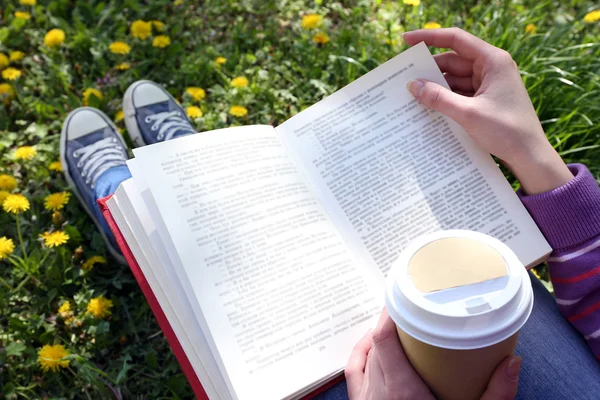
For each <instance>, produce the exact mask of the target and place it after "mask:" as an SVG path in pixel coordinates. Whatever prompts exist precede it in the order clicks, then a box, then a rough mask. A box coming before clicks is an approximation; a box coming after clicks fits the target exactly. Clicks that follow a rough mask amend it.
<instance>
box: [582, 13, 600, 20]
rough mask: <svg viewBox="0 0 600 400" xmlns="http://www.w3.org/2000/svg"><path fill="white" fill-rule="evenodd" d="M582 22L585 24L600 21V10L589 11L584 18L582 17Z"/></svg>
mask: <svg viewBox="0 0 600 400" xmlns="http://www.w3.org/2000/svg"><path fill="white" fill-rule="evenodd" d="M583 20H584V21H585V22H597V21H600V10H594V11H590V12H589V13H587V14H585V17H583Z"/></svg>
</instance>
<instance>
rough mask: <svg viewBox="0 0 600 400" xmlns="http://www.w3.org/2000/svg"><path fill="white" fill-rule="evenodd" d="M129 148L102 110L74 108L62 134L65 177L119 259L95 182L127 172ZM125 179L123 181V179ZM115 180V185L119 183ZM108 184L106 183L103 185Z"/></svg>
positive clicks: (101, 194) (62, 157) (103, 194)
mask: <svg viewBox="0 0 600 400" xmlns="http://www.w3.org/2000/svg"><path fill="white" fill-rule="evenodd" d="M127 158H128V156H127V147H126V145H125V142H124V140H123V138H122V137H121V135H120V134H119V132H117V130H116V127H115V126H114V124H113V123H112V121H111V120H110V119H109V118H108V117H107V116H106V115H105V114H104V113H102V112H101V111H99V110H96V109H93V108H88V107H82V108H78V109H76V110H74V111H72V112H71V113H70V114H69V116H68V117H67V119H66V120H65V122H64V125H63V130H62V134H61V162H62V166H63V171H64V173H65V177H66V179H67V181H68V182H69V184H70V186H71V187H72V189H73V192H74V193H75V194H76V196H77V197H78V198H79V199H80V201H81V203H82V205H83V206H84V208H85V209H86V211H87V212H88V214H89V215H90V216H91V217H92V219H93V220H94V222H95V223H96V225H98V226H99V227H100V228H101V230H102V234H103V236H104V237H105V238H106V239H107V244H108V245H109V250H110V251H111V253H113V255H115V257H117V258H119V256H120V252H119V251H118V247H117V245H116V243H115V240H114V238H113V236H112V233H111V232H110V229H109V228H108V225H107V224H106V221H105V220H104V218H103V217H102V215H101V212H100V209H99V207H98V205H97V204H96V200H97V199H98V198H100V197H104V196H105V195H108V194H111V193H112V192H111V193H106V194H105V193H99V191H98V188H97V187H96V185H97V184H98V183H99V179H101V177H103V176H106V175H108V174H109V173H111V172H115V171H119V170H124V171H127V172H126V175H124V176H125V177H128V176H130V175H129V172H128V169H127V165H126V160H127ZM121 181H122V180H121ZM121 181H119V182H115V188H116V186H118V184H120V182H121ZM104 186H105V185H104Z"/></svg>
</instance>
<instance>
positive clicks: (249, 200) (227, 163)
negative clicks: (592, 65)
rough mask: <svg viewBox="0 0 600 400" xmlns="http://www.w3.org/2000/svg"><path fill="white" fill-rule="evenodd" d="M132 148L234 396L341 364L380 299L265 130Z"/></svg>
mask: <svg viewBox="0 0 600 400" xmlns="http://www.w3.org/2000/svg"><path fill="white" fill-rule="evenodd" d="M134 154H135V157H136V163H137V164H138V166H139V167H140V170H142V171H143V174H144V176H145V177H146V182H147V184H148V187H149V189H150V191H151V194H152V197H153V199H154V201H155V202H156V205H157V208H158V210H159V212H160V214H161V217H162V219H163V221H164V223H165V225H166V229H167V231H168V234H169V236H170V237H171V238H172V242H173V244H174V246H175V249H176V251H177V254H178V256H179V257H180V259H181V264H182V267H183V269H184V270H185V275H186V277H187V279H188V282H189V285H190V286H191V287H192V288H193V296H194V299H193V300H195V301H197V304H198V305H199V307H198V308H197V309H199V310H200V312H201V314H202V315H201V316H200V317H204V318H205V319H206V323H207V326H208V328H209V330H210V333H211V335H212V340H213V341H214V343H215V347H216V349H215V353H216V354H218V356H219V357H220V359H221V360H222V362H223V366H224V368H223V371H222V372H223V373H224V374H226V375H227V376H228V378H229V380H230V382H231V384H232V386H233V388H234V395H235V397H237V398H240V399H256V398H261V399H276V398H283V397H286V396H289V395H291V394H292V393H296V392H299V391H301V390H302V389H303V388H305V387H306V386H309V385H311V384H312V383H314V382H316V381H319V380H321V379H322V378H323V377H325V376H330V375H333V374H334V373H335V372H337V371H339V370H340V369H341V368H343V366H344V365H345V363H346V361H347V357H348V355H349V352H350V350H351V349H352V347H353V346H354V344H355V343H356V341H357V340H358V339H359V338H360V337H362V335H364V333H365V332H366V330H367V329H368V328H370V327H372V326H373V325H374V323H375V320H376V318H377V317H378V315H379V313H380V311H381V307H382V305H383V303H382V301H381V298H382V296H381V294H380V293H379V288H378V287H377V286H376V281H375V280H374V278H373V275H372V274H369V273H368V272H367V271H366V270H365V269H364V267H362V266H361V265H360V264H358V263H357V262H356V257H355V255H354V254H353V253H352V252H351V251H350V249H349V248H348V246H347V245H346V243H345V242H344V240H343V239H342V238H341V236H340V235H339V234H338V232H337V229H336V228H335V226H334V225H333V224H332V222H331V220H330V219H329V217H328V215H327V213H326V212H325V210H324V209H323V207H322V205H321V204H320V202H319V201H318V200H317V199H316V198H315V195H314V193H313V192H312V191H311V188H310V186H309V185H308V183H307V182H306V180H305V178H304V177H303V176H302V174H301V173H300V172H299V171H298V169H297V168H296V167H295V165H294V163H293V161H292V160H291V158H290V156H289V153H288V152H287V150H286V148H285V146H283V144H282V143H281V141H280V139H279V138H278V136H277V134H276V133H275V130H274V129H273V128H272V127H268V126H250V127H238V128H231V129H226V130H219V131H212V132H207V133H202V134H197V135H192V136H188V137H183V138H179V139H177V140H173V141H168V142H164V143H161V144H160V145H152V146H146V147H143V148H138V149H135V150H134ZM134 178H135V176H134ZM197 309H195V311H196V310H197Z"/></svg>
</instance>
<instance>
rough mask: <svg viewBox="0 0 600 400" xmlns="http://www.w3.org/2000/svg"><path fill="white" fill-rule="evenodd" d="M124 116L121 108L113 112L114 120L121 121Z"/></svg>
mask: <svg viewBox="0 0 600 400" xmlns="http://www.w3.org/2000/svg"><path fill="white" fill-rule="evenodd" d="M124 118H125V113H124V112H123V110H119V111H117V113H116V114H115V122H121V121H123V119H124Z"/></svg>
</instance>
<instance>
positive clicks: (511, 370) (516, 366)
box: [481, 356, 523, 400]
mask: <svg viewBox="0 0 600 400" xmlns="http://www.w3.org/2000/svg"><path fill="white" fill-rule="evenodd" d="M522 363H523V359H522V358H521V357H516V356H510V357H507V358H506V359H505V360H504V361H502V362H501V363H500V365H499V366H498V368H496V371H494V374H493V375H492V379H490V383H489V384H488V387H487V390H486V391H485V393H484V394H483V396H482V397H481V400H513V399H514V398H515V396H516V395H517V389H518V388H519V371H520V370H521V364H522Z"/></svg>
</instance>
